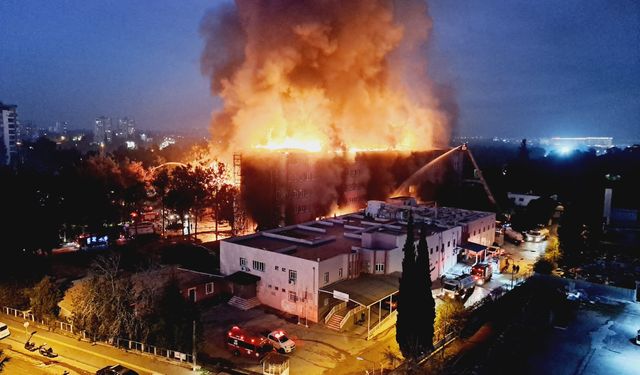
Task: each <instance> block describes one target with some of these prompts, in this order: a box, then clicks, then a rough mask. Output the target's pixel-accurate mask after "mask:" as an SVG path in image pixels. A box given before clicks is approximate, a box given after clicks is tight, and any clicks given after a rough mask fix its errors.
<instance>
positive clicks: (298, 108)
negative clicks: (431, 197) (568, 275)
mask: <svg viewBox="0 0 640 375" xmlns="http://www.w3.org/2000/svg"><path fill="white" fill-rule="evenodd" d="M431 27H432V23H431V19H430V17H429V14H428V10H427V7H426V4H425V3H424V1H423V0H406V1H401V2H390V1H386V0H349V1H344V0H327V1H322V2H318V1H317V0H272V1H253V0H236V2H235V4H228V7H227V8H225V7H221V8H218V9H217V10H216V11H215V12H212V13H210V14H208V15H207V16H205V18H204V19H203V23H202V26H201V30H200V31H201V34H202V35H203V37H204V38H205V42H206V45H205V50H204V52H203V54H202V60H201V67H202V71H203V72H204V73H205V74H207V75H209V76H210V78H211V90H212V93H213V94H214V95H215V96H217V97H219V98H220V99H222V103H223V106H222V108H220V109H219V110H217V111H215V112H214V113H213V118H212V134H213V137H214V139H215V142H214V144H213V146H214V150H213V151H214V153H216V156H217V157H222V158H224V159H228V158H229V155H230V154H231V153H233V152H244V151H250V150H286V149H297V150H305V151H309V152H320V151H324V152H351V153H356V152H362V151H386V150H393V151H413V150H427V149H431V148H433V147H434V144H436V143H440V144H446V143H447V139H446V138H447V134H446V133H447V128H448V125H449V123H450V122H451V120H452V116H453V115H452V114H451V113H450V112H449V109H448V108H446V104H447V99H448V98H443V97H442V94H443V92H444V91H443V90H442V88H441V87H439V86H438V85H437V84H435V83H434V82H432V81H431V80H430V79H429V77H428V76H427V69H426V66H427V61H426V56H427V54H426V53H425V49H426V43H427V41H428V37H429V32H430V30H431Z"/></svg>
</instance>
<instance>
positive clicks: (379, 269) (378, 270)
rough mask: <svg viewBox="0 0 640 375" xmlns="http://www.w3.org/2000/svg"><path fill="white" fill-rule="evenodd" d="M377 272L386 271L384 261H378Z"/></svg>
mask: <svg viewBox="0 0 640 375" xmlns="http://www.w3.org/2000/svg"><path fill="white" fill-rule="evenodd" d="M376 272H384V263H376Z"/></svg>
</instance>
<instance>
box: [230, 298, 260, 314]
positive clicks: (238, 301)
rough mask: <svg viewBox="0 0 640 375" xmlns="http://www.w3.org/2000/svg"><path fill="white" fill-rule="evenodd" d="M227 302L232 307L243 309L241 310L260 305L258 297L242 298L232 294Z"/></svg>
mask: <svg viewBox="0 0 640 375" xmlns="http://www.w3.org/2000/svg"><path fill="white" fill-rule="evenodd" d="M227 303H228V304H229V305H231V306H233V307H237V308H239V309H240V310H243V311H246V310H249V309H252V308H254V307H256V306H259V305H260V301H259V300H258V297H253V298H249V299H244V298H241V297H238V296H233V297H231V299H230V300H229V302H227Z"/></svg>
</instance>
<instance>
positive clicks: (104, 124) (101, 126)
mask: <svg viewBox="0 0 640 375" xmlns="http://www.w3.org/2000/svg"><path fill="white" fill-rule="evenodd" d="M111 125H112V124H111V118H110V117H106V116H100V117H98V118H96V120H95V123H94V127H93V142H94V143H97V144H101V143H102V144H106V143H110V142H111V141H112V139H113V132H112V126H111Z"/></svg>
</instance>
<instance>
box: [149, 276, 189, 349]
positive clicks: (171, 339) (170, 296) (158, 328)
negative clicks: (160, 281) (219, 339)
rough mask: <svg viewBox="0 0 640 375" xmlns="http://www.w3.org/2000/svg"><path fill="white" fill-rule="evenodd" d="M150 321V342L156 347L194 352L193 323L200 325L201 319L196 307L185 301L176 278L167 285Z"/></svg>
mask: <svg viewBox="0 0 640 375" xmlns="http://www.w3.org/2000/svg"><path fill="white" fill-rule="evenodd" d="M149 321H150V322H151V324H150V327H149V340H150V341H151V342H153V343H154V344H155V345H159V346H164V347H167V348H172V349H175V350H178V351H181V352H191V351H192V343H193V336H192V335H193V322H194V321H196V322H197V324H198V325H199V324H200V318H199V315H198V312H197V309H196V307H195V305H194V304H193V303H191V302H188V301H186V300H185V298H184V296H183V295H182V293H181V292H180V288H179V286H178V282H177V280H176V279H175V278H174V277H172V278H171V279H169V280H168V281H167V282H166V283H165V285H164V288H163V292H162V295H161V296H160V298H159V299H158V301H157V303H156V305H155V308H154V313H153V314H152V316H151V317H149Z"/></svg>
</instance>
